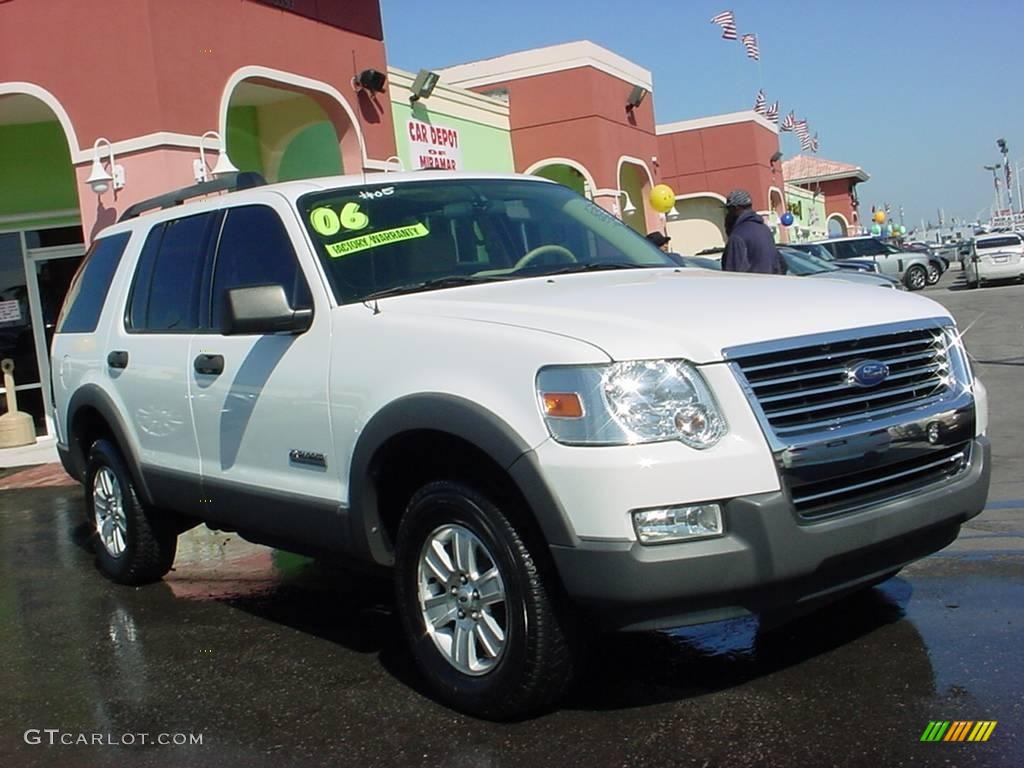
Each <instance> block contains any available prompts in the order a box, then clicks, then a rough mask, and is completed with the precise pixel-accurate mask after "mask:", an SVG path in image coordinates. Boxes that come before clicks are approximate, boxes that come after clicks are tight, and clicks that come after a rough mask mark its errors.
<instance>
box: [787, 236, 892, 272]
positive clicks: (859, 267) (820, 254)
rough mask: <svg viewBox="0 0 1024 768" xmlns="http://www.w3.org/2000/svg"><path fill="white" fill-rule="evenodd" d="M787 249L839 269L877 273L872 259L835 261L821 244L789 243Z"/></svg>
mask: <svg viewBox="0 0 1024 768" xmlns="http://www.w3.org/2000/svg"><path fill="white" fill-rule="evenodd" d="M788 247H789V248H795V249H796V250H798V251H803V252H804V253H809V254H811V255H812V256H815V257H817V258H819V259H823V260H824V261H828V262H831V263H833V264H835V265H836V266H837V267H839V268H840V269H846V270H850V271H853V272H875V273H877V272H878V264H877V263H875V261H874V260H873V259H837V258H836V257H835V256H833V255H832V252H831V251H829V249H828V248H826V247H825V246H823V245H822V244H821V243H789V245H788Z"/></svg>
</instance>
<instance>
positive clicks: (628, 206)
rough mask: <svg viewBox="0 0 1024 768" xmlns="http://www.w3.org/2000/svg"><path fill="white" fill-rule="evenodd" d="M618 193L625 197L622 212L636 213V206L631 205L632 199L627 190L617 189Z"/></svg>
mask: <svg viewBox="0 0 1024 768" xmlns="http://www.w3.org/2000/svg"><path fill="white" fill-rule="evenodd" d="M619 194H620V195H622V196H623V197H625V198H626V204H625V205H624V206H622V213H623V214H630V213H636V206H635V205H633V201H632V200H631V199H630V197H629V192H627V191H626V190H624V189H620V190H619Z"/></svg>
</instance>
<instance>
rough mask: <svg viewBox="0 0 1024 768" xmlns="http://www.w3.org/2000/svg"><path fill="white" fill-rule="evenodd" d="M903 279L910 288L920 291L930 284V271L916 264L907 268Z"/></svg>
mask: <svg viewBox="0 0 1024 768" xmlns="http://www.w3.org/2000/svg"><path fill="white" fill-rule="evenodd" d="M903 280H904V282H905V283H906V285H907V288H909V289H910V290H912V291H920V290H921V289H922V288H924V287H925V286H926V285H927V284H928V272H927V270H925V268H924V267H922V266H921V265H920V264H914V265H912V266H911V267H910V268H909V269H908V270H907V274H906V275H905V276H904V278H903Z"/></svg>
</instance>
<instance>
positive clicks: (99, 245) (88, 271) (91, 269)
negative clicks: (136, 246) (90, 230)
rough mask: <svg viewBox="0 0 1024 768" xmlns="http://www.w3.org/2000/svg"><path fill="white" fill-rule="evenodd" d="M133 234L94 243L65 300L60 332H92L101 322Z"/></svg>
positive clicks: (58, 324) (126, 233)
mask: <svg viewBox="0 0 1024 768" xmlns="http://www.w3.org/2000/svg"><path fill="white" fill-rule="evenodd" d="M130 237H131V233H129V232H124V233H122V234H119V235H111V236H110V237H104V238H101V239H99V240H97V241H95V242H94V243H93V244H92V247H90V248H89V252H88V253H87V254H85V259H84V260H83V261H82V266H81V268H80V269H79V270H78V274H76V275H75V278H74V280H73V281H72V283H71V287H70V288H69V289H68V295H67V298H65V299H64V308H63V309H62V310H61V315H60V319H59V320H58V321H57V333H92V332H93V331H95V330H96V325H97V323H99V321H100V312H102V311H103V304H104V302H105V301H106V300H107V291H108V290H110V281H111V280H112V279H113V278H114V272H116V271H117V265H118V264H120V263H121V255H122V254H123V253H124V249H125V247H126V246H127V245H128V239H129V238H130Z"/></svg>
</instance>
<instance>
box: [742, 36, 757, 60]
mask: <svg viewBox="0 0 1024 768" xmlns="http://www.w3.org/2000/svg"><path fill="white" fill-rule="evenodd" d="M740 42H741V43H743V47H744V48H746V49H747V58H748V59H753V60H754V61H760V60H761V51H759V50H758V48H757V35H744V36H743V37H741V38H740Z"/></svg>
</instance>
